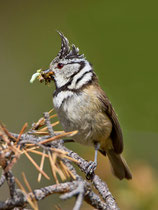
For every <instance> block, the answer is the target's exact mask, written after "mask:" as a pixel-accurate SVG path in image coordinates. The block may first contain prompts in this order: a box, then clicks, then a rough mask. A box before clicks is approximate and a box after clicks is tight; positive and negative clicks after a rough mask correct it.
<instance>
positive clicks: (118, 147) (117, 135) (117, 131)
mask: <svg viewBox="0 0 158 210" xmlns="http://www.w3.org/2000/svg"><path fill="white" fill-rule="evenodd" d="M98 88H99V89H100V91H98V93H99V95H98V98H99V100H100V101H101V103H102V104H103V111H104V112H105V113H106V114H107V115H108V117H109V118H110V119H111V122H112V124H113V128H112V132H111V139H112V142H113V146H114V151H115V152H116V153H117V154H120V153H122V151H123V135H122V130H121V127H120V124H119V121H118V118H117V115H116V113H115V111H114V109H113V108H112V105H111V103H110V101H109V99H108V97H107V96H106V94H105V93H104V91H103V90H102V89H101V88H100V87H98Z"/></svg>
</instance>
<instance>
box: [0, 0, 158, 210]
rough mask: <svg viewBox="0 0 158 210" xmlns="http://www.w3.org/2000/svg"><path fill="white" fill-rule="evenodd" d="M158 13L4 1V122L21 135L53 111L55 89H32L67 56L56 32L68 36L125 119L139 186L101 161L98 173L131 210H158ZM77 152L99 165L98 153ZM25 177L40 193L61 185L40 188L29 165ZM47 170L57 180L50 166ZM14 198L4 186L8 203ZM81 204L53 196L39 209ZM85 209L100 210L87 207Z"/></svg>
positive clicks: (0, 90)
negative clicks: (36, 76)
mask: <svg viewBox="0 0 158 210" xmlns="http://www.w3.org/2000/svg"><path fill="white" fill-rule="evenodd" d="M157 8H158V3H157V1H154V0H151V1H136V0H133V1H125V0H119V1H118V0H111V1H107V0H99V1H96V0H80V1H74V0H67V1H57V0H45V1H37V0H33V1H32V0H27V1H24V0H14V1H12V0H8V1H5V0H0V73H1V74H0V99H1V102H0V120H1V121H2V122H3V123H5V125H6V127H7V128H8V129H9V130H10V131H13V132H19V131H20V129H21V127H22V126H23V124H24V123H25V122H28V123H29V125H30V126H31V124H32V123H33V122H34V121H37V120H38V119H39V118H40V117H41V116H42V113H43V112H44V111H48V110H50V109H51V108H52V92H53V89H54V85H53V84H52V85H51V86H50V87H48V86H45V85H44V84H40V83H39V82H37V81H36V82H35V83H34V84H33V85H31V84H30V83H29V80H30V77H31V75H32V74H33V73H34V72H35V71H36V70H37V69H39V68H43V69H45V68H47V67H48V66H49V63H50V61H51V60H52V59H53V58H54V57H55V56H56V54H57V53H58V51H59V49H60V37H59V35H58V34H57V33H56V30H60V31H62V32H63V33H64V34H65V35H66V36H67V37H68V38H69V40H70V42H71V43H75V45H76V46H78V47H79V48H80V51H81V53H84V54H85V56H86V58H87V59H88V60H89V61H90V62H91V63H92V64H93V66H94V69H95V71H96V73H97V75H98V77H99V80H100V84H101V86H102V87H103V89H104V90H105V91H106V93H107V95H108V96H109V98H110V100H111V102H112V104H113V106H114V108H115V110H116V112H117V113H118V116H119V120H120V123H121V126H122V129H123V133H124V142H125V143H124V144H125V150H124V156H125V157H126V159H127V161H128V163H129V165H130V167H131V170H132V172H133V180H132V181H129V182H128V181H126V180H123V181H119V180H116V179H115V177H113V176H112V174H111V171H110V169H109V165H108V162H107V160H106V158H104V157H103V156H101V155H99V163H98V168H97V170H96V173H97V174H98V175H99V176H100V177H101V178H102V179H103V180H105V181H106V182H107V184H108V186H109V188H110V190H111V192H112V193H113V195H114V196H115V198H116V201H117V203H118V204H119V206H120V208H121V209H126V210H133V209H134V210H156V209H157V208H158V199H157V196H158V179H157V172H158V171H157V170H158V157H157V150H158V128H157V126H158V120H157V119H158V97H157V91H158V88H157V85H158V84H157V83H158V63H157V56H158V12H157ZM56 129H61V128H60V126H59V127H56ZM69 147H70V148H72V149H74V151H77V152H78V153H79V154H80V155H81V156H83V157H84V158H86V159H88V160H92V159H93V155H94V150H93V148H87V147H85V146H82V145H78V144H73V145H72V144H70V145H69ZM88 151H89V152H88ZM37 161H38V160H37ZM21 171H24V172H25V174H26V176H27V178H28V180H29V182H30V183H31V186H32V188H33V189H34V188H38V187H40V186H44V185H46V184H47V185H48V184H50V182H52V183H53V180H51V181H50V182H46V181H45V180H42V183H41V184H39V183H37V171H36V169H35V168H34V167H33V166H32V165H31V163H29V161H28V160H26V159H25V158H21V159H20V160H19V163H18V164H17V166H16V167H14V173H15V174H16V176H17V177H18V178H19V179H21ZM46 171H48V173H51V172H50V169H49V168H48V166H46ZM2 192H3V193H2ZM7 195H8V192H7V191H6V188H5V186H4V187H3V188H2V189H1V190H0V200H2V199H5V198H6V197H7ZM73 203H74V200H70V201H61V200H60V199H58V196H54V195H52V196H50V197H49V198H47V199H45V200H44V201H41V202H40V203H39V206H40V209H45V210H47V209H55V208H56V207H55V205H56V204H57V205H59V206H60V207H61V208H62V209H72V206H73ZM82 209H92V208H90V207H89V206H88V205H86V204H84V205H83V207H82Z"/></svg>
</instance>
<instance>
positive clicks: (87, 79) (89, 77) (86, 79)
mask: <svg viewBox="0 0 158 210" xmlns="http://www.w3.org/2000/svg"><path fill="white" fill-rule="evenodd" d="M92 76H93V73H92V72H89V73H87V74H85V76H84V77H83V78H82V79H81V80H80V81H79V82H78V83H77V85H76V89H79V88H81V87H82V86H83V85H85V84H87V82H89V81H90V80H91V79H92Z"/></svg>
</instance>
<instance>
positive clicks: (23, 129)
mask: <svg viewBox="0 0 158 210" xmlns="http://www.w3.org/2000/svg"><path fill="white" fill-rule="evenodd" d="M27 126H28V123H25V124H24V126H23V127H22V129H21V131H20V133H19V136H18V138H17V140H16V142H17V143H18V142H19V140H20V137H21V135H22V134H23V133H24V131H25V129H26V128H27Z"/></svg>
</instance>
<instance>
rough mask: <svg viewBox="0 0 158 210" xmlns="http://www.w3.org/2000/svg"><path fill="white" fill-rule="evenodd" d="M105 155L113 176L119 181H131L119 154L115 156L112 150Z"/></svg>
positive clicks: (128, 170) (126, 166) (128, 171)
mask: <svg viewBox="0 0 158 210" xmlns="http://www.w3.org/2000/svg"><path fill="white" fill-rule="evenodd" d="M106 153H107V156H108V158H109V160H110V163H111V166H112V171H113V173H114V175H115V176H116V177H117V178H119V179H123V178H126V179H132V174H131V172H130V169H129V167H128V165H127V163H126V161H125V160H124V158H123V157H121V155H120V154H116V153H115V151H114V150H113V149H110V150H108V151H106Z"/></svg>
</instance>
